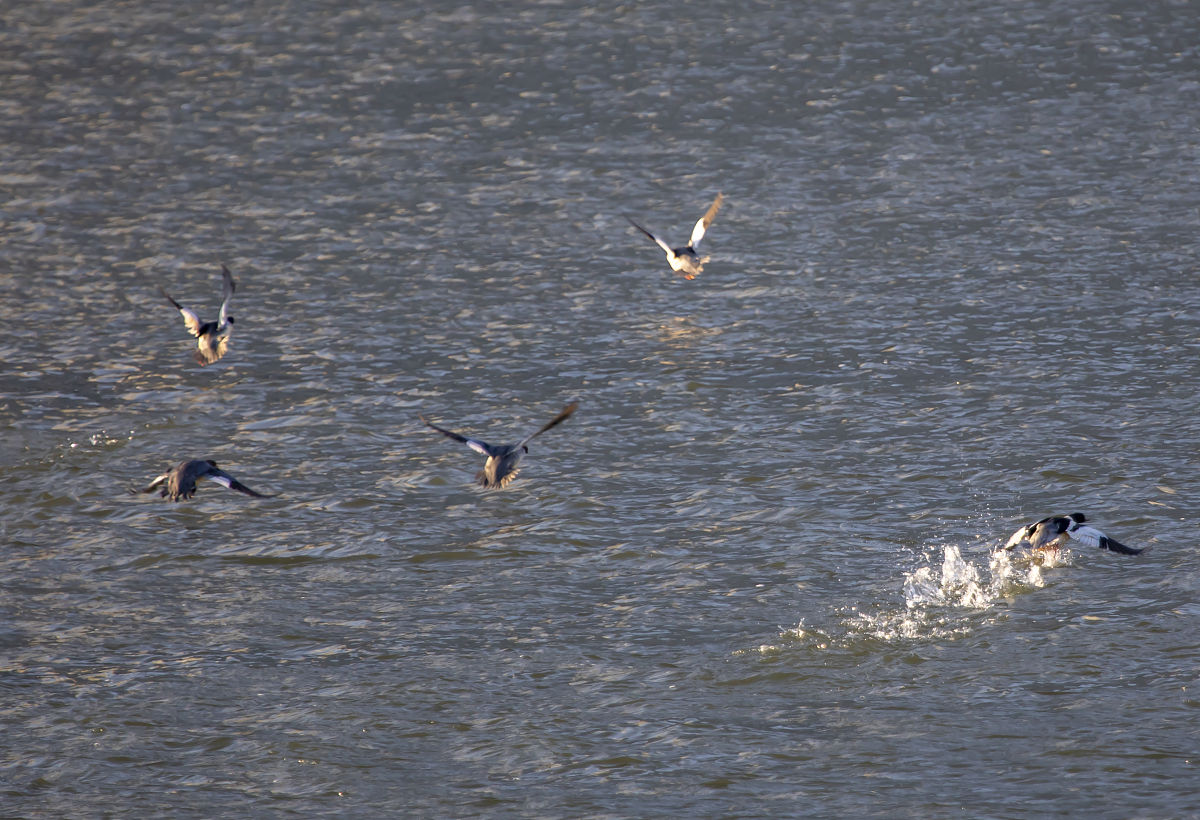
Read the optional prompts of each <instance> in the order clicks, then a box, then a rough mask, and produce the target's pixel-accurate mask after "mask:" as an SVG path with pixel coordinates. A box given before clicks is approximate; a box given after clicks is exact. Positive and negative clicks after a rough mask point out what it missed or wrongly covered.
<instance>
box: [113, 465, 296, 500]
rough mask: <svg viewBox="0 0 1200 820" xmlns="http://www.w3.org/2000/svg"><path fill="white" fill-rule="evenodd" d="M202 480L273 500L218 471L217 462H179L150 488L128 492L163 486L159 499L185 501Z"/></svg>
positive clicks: (270, 496)
mask: <svg viewBox="0 0 1200 820" xmlns="http://www.w3.org/2000/svg"><path fill="white" fill-rule="evenodd" d="M202 478H207V479H210V480H212V481H215V482H217V483H218V484H220V485H222V486H224V487H228V488H229V489H231V490H237V491H238V492H239V493H245V494H246V495H252V496H254V497H255V498H274V496H272V495H265V494H263V493H258V492H255V491H254V490H252V489H250V488H249V487H247V486H246V485H245V484H243V483H242V482H240V481H238V480H237V479H236V478H234V477H233V476H231V475H230V474H229V473H227V472H225V471H224V470H220V469H218V468H217V462H215V461H211V460H210V461H200V460H196V461H181V462H179V464H177V465H175V467H173V468H172V469H170V470H167V471H166V472H165V473H163V474H162V475H160V476H159V477H158V478H156V479H154V480H153V481H151V482H150V486H149V487H147V488H146V489H144V490H130V492H131V493H133V494H135V495H136V494H138V493H152V492H154V490H155V489H157V488H158V486H159V485H160V484H165V485H166V486H164V487H163V488H162V489H161V490H159V493H158V494H159V496H160V497H162V498H170V499H171V500H172V501H180V500H184V501H186V500H187V499H189V498H191V497H192V496H193V495H195V494H196V482H197V481H199V480H200V479H202Z"/></svg>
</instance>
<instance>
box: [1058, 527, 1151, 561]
mask: <svg viewBox="0 0 1200 820" xmlns="http://www.w3.org/2000/svg"><path fill="white" fill-rule="evenodd" d="M1070 533H1071V537H1072V538H1074V539H1075V540H1076V541H1078V542H1079V543H1080V544H1083V545H1084V546H1086V547H1099V548H1100V549H1102V550H1111V551H1112V552H1119V553H1121V554H1122V555H1137V554H1138V553H1140V552H1141V551H1142V550H1140V549H1134V548H1133V547H1127V546H1125V545H1124V544H1122V543H1121V542H1120V541H1117V540H1116V539H1115V538H1109V537H1108V536H1107V535H1105V534H1104V533H1102V532H1100V530H1098V529H1096V528H1095V527H1089V526H1087V525H1082V526H1078V527H1076V528H1075V529H1073V530H1070Z"/></svg>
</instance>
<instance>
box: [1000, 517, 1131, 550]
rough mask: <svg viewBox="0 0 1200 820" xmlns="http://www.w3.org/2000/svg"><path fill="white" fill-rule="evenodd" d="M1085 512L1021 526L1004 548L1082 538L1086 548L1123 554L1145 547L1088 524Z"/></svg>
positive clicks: (1045, 545)
mask: <svg viewBox="0 0 1200 820" xmlns="http://www.w3.org/2000/svg"><path fill="white" fill-rule="evenodd" d="M1086 521H1087V518H1085V517H1084V515H1083V513H1071V514H1070V515H1053V516H1050V517H1049V518H1043V519H1042V520H1041V521H1038V522H1036V523H1034V524H1029V525H1027V526H1024V527H1021V529H1019V530H1017V531H1016V532H1014V533H1013V534H1012V537H1011V538H1009V539H1008V541H1007V543H1005V545H1004V546H1003V547H1002V549H1006V550H1011V549H1015V548H1016V547H1021V546H1026V547H1028V548H1029V549H1031V550H1040V549H1058V548H1059V547H1061V546H1063V545H1065V544H1066V543H1067V541H1071V540H1073V541H1078V542H1079V543H1081V544H1083V545H1084V546H1086V547H1099V548H1100V549H1102V550H1111V551H1113V552H1119V553H1121V554H1122V555H1137V554H1138V553H1140V552H1143V550H1140V549H1134V548H1133V547H1127V546H1125V545H1124V544H1122V543H1121V542H1120V541H1117V540H1116V539H1115V538H1109V537H1108V536H1107V535H1105V534H1104V533H1102V532H1100V530H1098V529H1096V528H1095V527H1092V526H1088V525H1087V524H1086V523H1085V522H1086Z"/></svg>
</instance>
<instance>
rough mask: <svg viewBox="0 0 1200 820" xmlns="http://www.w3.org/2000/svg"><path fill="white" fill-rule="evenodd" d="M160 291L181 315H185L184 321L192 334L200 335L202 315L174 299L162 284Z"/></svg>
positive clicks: (159, 287)
mask: <svg viewBox="0 0 1200 820" xmlns="http://www.w3.org/2000/svg"><path fill="white" fill-rule="evenodd" d="M158 292H159V293H161V294H162V295H163V296H165V297H166V299H167V301H168V302H170V304H171V307H173V308H175V309H176V310H178V311H179V315H180V316H182V317H183V323H184V324H185V325H187V329H188V333H190V334H192V335H193V336H199V335H200V317H199V316H197V315H196V314H195V313H193V312H192V311H190V310H188V309H187V308H185V307H184V306H183V305H181V304H179V303H178V302H176V301H175V300H174V299H172V298H171V297H170V295H169V294H168V293H167V292H166V291H165V290H164V289H163V286H162V285H159V286H158Z"/></svg>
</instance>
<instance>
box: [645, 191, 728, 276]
mask: <svg viewBox="0 0 1200 820" xmlns="http://www.w3.org/2000/svg"><path fill="white" fill-rule="evenodd" d="M724 199H725V197H724V195H722V194H717V198H716V199H714V200H713V203H712V205H709V206H708V210H707V211H705V212H704V216H702V217H700V218H699V219H698V220H696V226H695V227H694V228H692V238H691V239H689V240H688V243H687V244H686V245H684V246H683V247H682V248H672V247H671V246H670V245H668V244H667V243H666V242H664V241H663V240H662V239H659V238H658V237H657V236H655V235H654V234H652V233H650V231H648V230H646V229H645V228H643V227H642V226H641V225H639V224H637V223H636V222H634V221H633V220H632V219H629V217H625V218H626V219H629V224H630V225H632V226H633V227H635V228H637V229H638V230H639V231H641V232H642V233H644V234H645V235H646V236H648V237H650V238H651V239H652V240H653V241H654V242H656V243H657V244H658V246H659V247H660V248H662V249H663V250H664V251H666V253H667V263H668V264H669V265H670V266H671V270H673V271H675V272H676V273H682V274H683V278H684V279H695V278H696V274H698V273H700V272H701V271H702V270H704V263H705V262H707V261H708V259H709V258H708V257H707V256H703V257H702V256H699V255H698V254H697V253H696V249H697V248H698V247H699V246H700V240H701V239H703V238H704V232H705V231H707V230H708V226H709V225H711V224H712V221H713V219H714V218H715V217H716V215H717V211H718V210H720V208H721V202H722V200H724Z"/></svg>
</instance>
